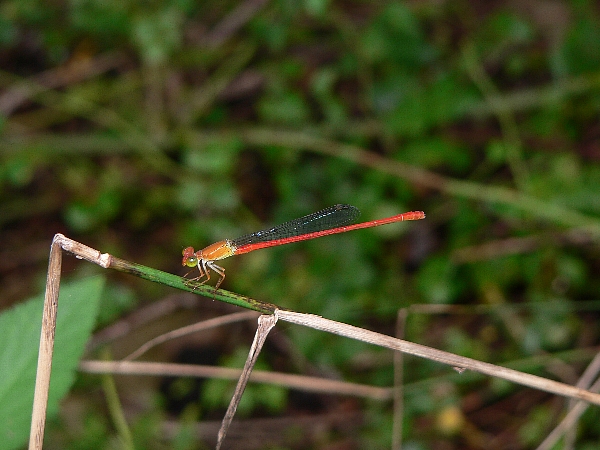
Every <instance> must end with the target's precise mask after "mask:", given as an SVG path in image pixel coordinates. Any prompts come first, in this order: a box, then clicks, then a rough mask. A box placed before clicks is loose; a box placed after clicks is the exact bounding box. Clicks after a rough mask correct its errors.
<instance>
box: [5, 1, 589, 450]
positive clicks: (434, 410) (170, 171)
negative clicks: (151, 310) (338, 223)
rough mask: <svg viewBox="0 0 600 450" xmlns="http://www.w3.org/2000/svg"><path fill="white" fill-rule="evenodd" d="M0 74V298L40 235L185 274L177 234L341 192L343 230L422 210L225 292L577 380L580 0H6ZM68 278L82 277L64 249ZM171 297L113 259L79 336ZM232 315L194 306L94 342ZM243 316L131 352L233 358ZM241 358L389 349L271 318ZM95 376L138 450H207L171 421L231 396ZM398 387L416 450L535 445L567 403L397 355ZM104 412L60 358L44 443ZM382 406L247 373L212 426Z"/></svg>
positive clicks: (89, 387) (308, 428)
mask: <svg viewBox="0 0 600 450" xmlns="http://www.w3.org/2000/svg"><path fill="white" fill-rule="evenodd" d="M0 69H1V70H0V83H1V84H0V88H1V92H0V113H1V114H0V133H1V134H0V158H1V163H0V205H1V206H0V227H1V230H2V239H1V242H0V280H1V281H0V286H1V287H0V289H1V295H0V308H2V309H5V308H8V307H9V306H10V305H12V304H14V303H17V302H20V301H23V300H24V299H25V298H27V297H28V296H30V295H33V294H36V293H38V292H40V291H41V290H42V289H43V285H44V281H45V269H46V265H47V257H48V250H49V246H50V241H51V238H52V236H53V235H54V233H57V232H61V233H64V234H65V235H67V236H69V237H71V238H73V239H76V240H79V241H81V242H83V243H85V244H87V245H90V246H92V247H94V248H97V249H99V250H101V251H103V252H110V253H112V254H114V255H116V256H119V257H122V258H125V259H128V260H131V261H135V262H139V263H142V264H145V265H149V266H152V267H155V268H159V269H162V270H165V271H169V272H173V273H178V274H181V275H183V274H184V273H185V270H184V269H183V268H182V267H181V265H180V258H181V256H180V254H181V250H182V248H183V247H185V246H188V245H193V246H195V247H203V246H205V245H208V244H209V243H212V242H215V241H218V240H221V239H223V238H227V237H230V238H234V237H237V236H238V235H241V234H243V233H246V232H251V231H255V230H257V229H260V228H262V227H263V226H266V225H268V224H275V223H279V222H281V221H284V220H288V219H293V218H296V217H299V216H301V215H304V214H307V213H310V212H313V211H316V210H318V209H321V208H323V207H326V206H329V205H332V204H335V203H350V204H353V205H355V206H357V207H358V208H360V209H361V211H362V216H361V219H364V220H368V219H375V218H381V217H386V216H389V215H393V214H397V213H400V212H403V211H407V210H412V209H418V210H424V211H425V212H426V213H427V219H426V220H425V221H421V222H411V223H404V224H399V225H398V226H395V225H389V226H386V227H382V228H379V229H372V230H361V231H356V232H353V233H348V234H342V235H338V236H333V237H328V238H322V239H318V240H315V241H310V242H305V243H300V244H294V245H289V246H284V247H279V248H273V249H268V250H262V251H260V252H255V253H254V254H248V255H244V256H239V257H235V258H232V259H230V260H227V261H225V262H224V265H225V267H226V268H227V274H228V275H227V279H226V281H225V283H224V285H223V287H224V288H226V289H229V290H232V291H235V292H238V293H241V294H244V295H248V296H251V297H253V298H257V299H260V300H264V301H270V302H273V303H276V304H279V305H281V306H285V307H288V308H292V309H295V310H298V311H302V312H308V313H315V314H320V315H323V316H325V317H328V318H331V319H335V320H340V321H344V322H348V323H352V324H355V325H358V326H361V327H365V328H369V329H372V330H376V331H380V332H383V333H387V334H394V333H395V327H396V322H397V313H398V311H399V310H400V309H401V308H408V310H407V313H408V318H407V322H406V329H405V337H406V338H407V339H409V340H411V341H415V342H419V343H422V344H426V345H431V346H434V347H437V348H441V349H444V350H448V351H451V352H456V353H458V354H461V355H464V356H470V357H473V358H477V359H481V360H484V361H488V362H492V363H497V364H505V365H511V364H513V365H514V366H515V367H516V366H518V368H519V369H521V370H525V371H528V372H531V373H536V374H539V375H542V376H545V377H550V378H553V379H558V380H561V381H564V382H566V383H571V384H574V383H576V381H577V379H578V377H579V376H580V374H581V373H582V371H583V370H584V369H585V367H586V364H587V363H588V362H589V361H590V360H591V358H592V357H593V356H594V354H595V352H596V348H597V345H598V341H599V332H600V327H599V326H598V312H599V309H600V302H599V301H598V300H599V299H598V295H597V293H598V289H599V287H600V277H598V269H599V267H600V252H599V247H598V237H599V235H600V231H599V230H600V201H599V199H600V196H599V195H598V193H599V192H600V140H599V138H600V121H599V113H600V10H599V8H598V3H597V2H593V1H586V0H571V1H558V0H556V1H539V0H525V1H492V2H490V1H474V2H468V1H458V2H448V1H433V0H430V1H425V0H423V1H410V2H387V1H374V2H370V1H326V0H303V1H290V0H276V1H270V2H268V1H258V0H247V1H241V2H231V1H201V2H195V1H192V0H167V1H132V2H121V1H116V0H115V1H101V0H87V1H86V0H77V1H70V2H66V1H60V0H58V1H53V2H43V1H41V0H6V1H3V2H2V3H0ZM63 272H64V276H65V277H66V279H69V278H78V277H82V276H86V275H89V274H92V273H98V272H101V269H99V268H96V267H95V266H92V265H91V264H87V263H82V262H79V261H77V260H75V258H72V257H66V258H65V262H64V269H63ZM182 298H183V299H188V300H189V297H180V296H179V294H178V293H176V292H173V291H172V290H170V289H167V288H164V287H162V286H159V285H154V284H152V283H149V282H144V281H141V280H138V279H133V278H130V277H124V276H118V275H110V278H109V286H108V288H107V289H106V291H105V292H104V294H103V307H102V311H101V317H100V321H99V323H98V329H99V330H100V329H102V328H104V327H107V326H109V325H111V324H114V323H117V321H119V320H122V318H123V317H126V316H127V315H128V314H131V313H133V312H134V311H137V310H139V309H140V308H143V307H145V306H147V305H150V304H154V303H156V302H165V301H167V302H168V301H174V302H176V303H177V302H181V301H182ZM63 307H65V306H63ZM233 310H235V308H232V307H227V306H222V305H219V304H216V303H215V302H211V301H210V300H208V299H202V298H200V299H199V300H197V303H196V304H195V307H194V308H192V309H185V308H184V309H183V310H181V309H178V310H177V312H173V313H169V314H167V315H165V316H164V317H163V318H162V319H161V320H160V321H159V322H158V324H157V323H153V324H152V325H151V326H149V327H146V329H144V328H143V327H142V328H141V330H136V331H135V332H134V333H132V334H131V335H128V336H126V337H124V338H122V339H119V340H117V341H116V342H114V343H113V345H112V352H113V354H114V356H115V357H119V356H123V355H124V354H126V353H127V352H128V351H130V350H132V349H133V348H135V346H136V345H139V344H140V343H141V342H144V340H145V339H148V338H149V337H150V336H153V335H155V334H157V333H159V332H161V331H167V330H169V329H173V328H175V327H177V326H179V325H183V324H188V323H192V322H194V321H196V320H201V319H203V318H207V317H212V316H216V315H220V314H224V313H226V312H229V311H233ZM148 328H150V329H148ZM252 328H253V326H252V324H247V325H234V326H231V327H228V328H226V329H224V330H219V331H214V332H212V333H211V334H210V335H209V336H200V337H198V336H194V337H193V338H189V339H187V340H184V342H177V343H174V344H170V345H168V346H166V347H165V348H163V349H161V350H160V351H159V352H155V353H153V354H152V355H150V357H149V359H153V360H159V361H179V362H189V363H204V364H217V365H224V366H234V367H240V366H241V365H242V363H243V360H244V357H245V356H244V354H245V352H246V350H247V348H248V346H249V343H250V340H251V335H252ZM260 364H261V367H262V368H264V369H269V370H274V371H283V372H290V373H302V374H310V375H317V376H323V377H328V378H334V379H340V380H346V381H353V382H358V383H366V384H373V385H378V386H391V385H392V384H393V371H392V354H391V352H389V351H384V350H381V349H378V348H374V347H371V346H367V345H363V344H360V343H357V342H355V341H351V340H348V339H342V338H338V337H333V336H330V335H327V334H324V333H320V332H317V331H314V330H308V329H301V328H299V327H295V326H290V325H286V324H280V325H278V329H277V331H276V332H275V333H274V336H273V337H272V338H269V344H268V348H267V349H266V352H265V354H264V355H262V356H261V359H260ZM117 382H118V388H119V391H120V393H121V394H122V401H123V404H124V408H125V411H126V412H127V414H128V418H129V421H130V424H131V425H132V428H133V432H134V436H135V440H136V442H137V443H138V445H139V446H140V447H139V448H182V449H183V448H185V449H187V448H205V447H204V445H205V444H203V441H202V440H200V439H195V438H193V437H191V435H187V434H185V433H184V432H179V433H177V432H173V433H169V432H168V430H171V428H169V427H168V425H169V424H173V423H193V422H194V421H196V420H198V421H201V422H202V423H208V424H210V423H218V420H219V419H220V417H222V414H223V411H224V408H225V407H226V404H227V402H228V400H229V396H230V393H231V383H229V382H228V383H222V382H215V381H204V382H197V381H195V380H189V379H175V380H173V379H159V378H148V377H138V378H136V377H129V378H128V377H118V378H117ZM404 382H405V385H406V394H405V412H404V418H403V420H404V437H403V440H404V444H405V448H410V449H451V448H463V449H465V448H483V447H485V448H487V449H507V448H511V449H513V448H514V449H519V448H532V447H535V445H537V444H538V443H539V442H540V441H541V440H542V439H543V438H544V437H545V436H546V435H547V434H548V433H549V431H550V430H551V429H552V427H553V426H554V425H556V423H557V421H558V420H559V418H560V417H561V412H562V411H563V409H562V408H563V407H564V406H565V400H564V399H562V398H557V397H555V396H552V395H547V394H544V393H540V392H536V391H533V390H529V389H524V388H521V387H518V386H515V385H511V384H508V383H502V382H499V381H498V380H493V379H488V378H483V377H470V378H468V377H466V376H462V377H461V376H458V375H457V374H456V373H455V372H453V371H452V369H451V368H449V367H446V366H441V365H439V364H436V363H432V362H429V361H425V360H420V359H416V358H408V359H407V361H406V367H405V372H404ZM104 405H105V404H104V400H103V394H102V390H101V388H100V385H99V382H98V379H97V378H95V377H93V376H89V375H80V377H79V380H78V382H77V384H76V387H75V389H74V390H73V393H72V394H71V395H70V396H69V398H67V399H66V400H65V401H64V402H63V407H62V410H61V412H60V414H59V416H58V417H57V418H54V419H52V420H51V421H50V423H49V430H48V432H47V442H48V448H67V449H76V448H87V449H105V448H115V447H114V445H115V441H114V439H115V438H114V436H115V431H114V426H113V425H112V424H111V422H110V419H109V416H108V414H107V412H106V407H105V406H104ZM391 413H392V405H391V404H390V403H388V402H376V401H366V400H360V399H353V398H345V397H340V396H327V395H312V394H311V395H309V394H305V393H300V392H294V391H289V392H288V391H286V390H284V389H282V388H279V387H271V386H265V385H251V386H249V388H248V391H247V393H246V396H245V399H244V402H243V404H242V406H241V407H240V411H239V415H238V416H237V418H236V421H245V422H241V423H243V424H245V425H243V426H241V427H240V428H238V429H237V432H235V433H234V434H232V435H231V436H230V437H229V438H228V439H230V440H229V441H228V442H229V445H231V446H233V447H232V448H234V447H235V448H330V449H334V448H335V449H359V448H361V449H362V448H389V445H390V440H391V434H392V433H391V427H392V414H391ZM300 418H302V421H300ZM598 418H599V417H598V410H597V408H591V409H590V410H589V411H588V412H587V413H586V414H585V415H584V416H583V418H582V420H581V421H580V422H579V423H578V426H577V430H578V432H577V441H576V442H577V444H576V448H579V449H585V448H597V445H598V439H599V435H600V421H599V420H598ZM276 427H280V428H276ZM290 427H291V428H290ZM286 430H287V431H286ZM215 432H216V429H214V428H211V429H210V431H208V432H207V433H208V434H209V438H208V441H206V442H212V440H213V439H214V433H215ZM257 437H258V441H259V443H257V442H256V439H257ZM269 445H270V446H271V447H268V446H269ZM275 445H277V446H278V447H274V446H275Z"/></svg>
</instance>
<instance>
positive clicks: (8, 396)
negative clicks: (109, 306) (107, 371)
mask: <svg viewBox="0 0 600 450" xmlns="http://www.w3.org/2000/svg"><path fill="white" fill-rule="evenodd" d="M103 284H104V278H102V277H91V278H86V279H84V280H79V281H76V282H73V283H65V284H64V286H63V287H61V289H60V296H59V309H58V316H57V324H56V341H55V344H54V358H53V363H52V376H51V380H50V393H49V398H48V416H50V415H53V414H56V412H57V411H58V402H59V400H60V399H61V398H62V397H63V396H64V395H65V394H66V393H67V392H68V390H69V389H70V387H71V385H72V384H73V381H74V378H75V370H76V368H77V364H78V362H79V358H80V357H81V355H82V353H83V350H84V348H85V344H86V342H87V340H88V337H89V336H90V334H91V332H92V327H93V326H94V323H95V321H96V315H97V313H98V303H99V300H100V293H101V291H102V286H103ZM43 304H44V296H43V295H39V296H37V297H35V298H32V299H30V300H28V301H27V302H25V303H22V304H19V305H17V306H15V307H14V308H12V309H9V310H8V311H4V312H3V313H2V314H1V315H0V373H1V374H2V376H1V377H0V405H2V407H1V408H0V440H1V441H2V448H3V449H13V448H20V447H22V446H23V445H24V444H25V443H26V442H27V438H28V437H29V426H30V423H31V410H32V405H33V391H34V386H35V373H36V368H37V357H38V349H39V339H40V329H41V322H42V309H43Z"/></svg>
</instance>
